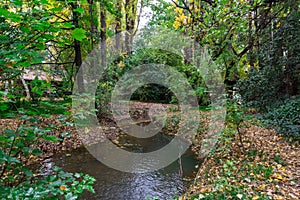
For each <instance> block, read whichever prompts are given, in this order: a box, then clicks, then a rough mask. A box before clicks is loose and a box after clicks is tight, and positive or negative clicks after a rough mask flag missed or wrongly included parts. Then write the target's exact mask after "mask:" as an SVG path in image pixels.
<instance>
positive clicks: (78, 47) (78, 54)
mask: <svg viewBox="0 0 300 200" xmlns="http://www.w3.org/2000/svg"><path fill="white" fill-rule="evenodd" d="M70 5H71V7H72V14H73V25H74V26H75V28H79V23H78V22H79V15H78V13H77V12H74V10H75V9H76V8H78V5H77V4H76V3H73V2H72V3H70ZM74 51H75V59H74V63H75V66H76V73H77V79H76V80H77V85H78V92H79V93H83V92H85V90H84V85H83V83H84V82H83V71H82V68H81V67H80V66H81V64H82V57H81V44H80V41H78V40H76V39H74Z"/></svg>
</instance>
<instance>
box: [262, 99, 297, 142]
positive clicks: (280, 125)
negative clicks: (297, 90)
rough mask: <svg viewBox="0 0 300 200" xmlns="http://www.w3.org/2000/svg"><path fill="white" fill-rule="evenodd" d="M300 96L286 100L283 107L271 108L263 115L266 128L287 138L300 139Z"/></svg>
mask: <svg viewBox="0 0 300 200" xmlns="http://www.w3.org/2000/svg"><path fill="white" fill-rule="evenodd" d="M299 113H300V96H298V97H297V98H295V99H286V100H285V101H284V102H283V103H282V104H281V105H279V106H276V107H269V108H268V110H267V112H266V113H265V114H264V115H263V118H264V119H263V122H264V124H265V125H266V126H268V127H271V128H275V129H276V130H277V131H278V132H279V133H282V134H284V135H287V136H293V137H296V138H298V139H299V137H300V115H299Z"/></svg>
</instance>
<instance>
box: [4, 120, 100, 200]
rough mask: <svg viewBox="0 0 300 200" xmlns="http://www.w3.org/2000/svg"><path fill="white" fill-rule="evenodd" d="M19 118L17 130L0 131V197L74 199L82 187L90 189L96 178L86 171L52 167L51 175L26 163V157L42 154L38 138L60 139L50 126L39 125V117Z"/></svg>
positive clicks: (51, 140) (40, 139)
mask: <svg viewBox="0 0 300 200" xmlns="http://www.w3.org/2000/svg"><path fill="white" fill-rule="evenodd" d="M21 119H22V121H21V122H20V123H19V124H18V127H17V129H16V130H13V129H5V130H1V132H0V145H1V149H0V199H77V198H78V197H79V196H80V195H81V194H82V193H83V191H84V190H88V191H91V192H93V191H94V190H93V187H92V185H93V183H94V181H95V179H94V178H93V177H91V176H89V175H83V174H80V173H75V174H73V173H68V172H64V171H62V170H61V169H60V168H58V167H54V168H53V173H52V174H51V175H47V176H43V175H41V173H40V172H39V170H34V169H32V167H29V164H30V163H28V161H29V160H30V159H31V160H32V159H36V158H37V157H38V156H40V155H41V154H42V152H41V151H40V150H39V149H38V148H37V147H36V146H37V145H36V144H38V142H41V141H50V142H57V141H59V140H60V139H59V138H57V137H55V136H52V135H48V134H47V132H49V131H51V128H50V127H45V128H40V127H39V126H38V124H40V123H41V122H40V120H39V119H38V118H36V117H28V116H26V115H23V116H21Z"/></svg>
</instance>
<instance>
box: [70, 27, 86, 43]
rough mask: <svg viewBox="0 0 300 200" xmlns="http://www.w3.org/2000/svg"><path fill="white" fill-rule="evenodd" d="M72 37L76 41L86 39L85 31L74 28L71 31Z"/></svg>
mask: <svg viewBox="0 0 300 200" xmlns="http://www.w3.org/2000/svg"><path fill="white" fill-rule="evenodd" d="M72 37H73V38H74V39H76V40H78V41H82V40H83V39H84V38H86V31H85V30H84V29H82V28H76V29H74V30H73V31H72Z"/></svg>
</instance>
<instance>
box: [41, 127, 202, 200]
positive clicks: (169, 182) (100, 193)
mask: <svg viewBox="0 0 300 200" xmlns="http://www.w3.org/2000/svg"><path fill="white" fill-rule="evenodd" d="M171 139H172V138H170V137H168V136H165V135H164V134H162V133H160V134H157V135H156V136H154V137H152V138H147V139H136V138H133V137H130V136H127V135H121V136H120V137H119V139H118V141H119V142H120V144H121V145H124V148H126V149H127V150H128V149H131V150H132V151H138V152H140V151H151V150H153V149H157V148H160V147H162V146H164V145H166V144H167V143H168V142H169V141H170V140H171ZM181 163H182V168H183V176H180V164H179V162H178V160H177V161H175V162H174V163H172V164H170V165H169V166H167V167H165V168H163V169H160V170H157V171H154V172H149V173H138V174H133V173H126V172H121V171H117V170H114V169H112V168H109V167H107V166H106V165H104V164H102V163H101V162H99V161H98V160H96V159H95V158H94V157H93V156H92V155H90V153H89V152H88V151H87V150H86V149H85V148H80V149H77V150H73V151H72V152H69V153H68V154H66V153H64V154H61V155H56V156H54V157H53V158H51V159H48V160H45V162H44V164H43V166H42V168H44V170H43V171H46V172H50V171H51V167H52V166H53V165H57V166H60V167H62V168H63V169H64V170H65V171H69V172H83V173H88V174H90V175H92V176H94V177H95V178H96V180H97V181H96V182H95V185H94V188H95V191H96V193H95V194H92V193H84V195H83V198H82V199H88V200H90V199H95V200H98V199H100V200H140V199H155V198H157V199H173V197H174V196H179V195H181V194H182V193H183V192H184V190H186V188H187V187H188V184H189V181H188V180H191V179H193V177H194V176H195V173H196V169H195V166H196V165H197V160H196V159H195V155H194V154H193V152H192V151H191V150H190V149H189V150H187V151H186V153H185V154H184V155H183V156H182V157H181Z"/></svg>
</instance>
